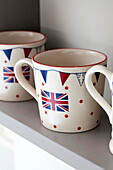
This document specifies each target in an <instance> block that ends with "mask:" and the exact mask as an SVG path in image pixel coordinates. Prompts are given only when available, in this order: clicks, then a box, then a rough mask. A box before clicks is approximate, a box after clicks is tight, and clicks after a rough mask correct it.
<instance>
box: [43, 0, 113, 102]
mask: <svg viewBox="0 0 113 170" xmlns="http://www.w3.org/2000/svg"><path fill="white" fill-rule="evenodd" d="M40 6H41V8H40V10H41V31H42V32H43V33H45V34H46V35H47V37H48V39H47V48H62V47H72V48H88V49H94V50H99V51H102V52H104V53H106V54H107V55H108V68H109V69H110V70H111V71H113V0H40ZM106 84H107V83H106ZM105 91H106V94H105V97H106V98H107V100H108V101H109V102H110V100H111V95H110V90H109V86H108V84H107V85H106V90H105Z"/></svg>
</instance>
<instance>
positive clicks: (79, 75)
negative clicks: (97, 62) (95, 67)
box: [76, 72, 86, 86]
mask: <svg viewBox="0 0 113 170" xmlns="http://www.w3.org/2000/svg"><path fill="white" fill-rule="evenodd" d="M85 74H86V72H82V73H76V77H77V79H78V82H79V84H80V86H82V85H83V83H84V80H85Z"/></svg>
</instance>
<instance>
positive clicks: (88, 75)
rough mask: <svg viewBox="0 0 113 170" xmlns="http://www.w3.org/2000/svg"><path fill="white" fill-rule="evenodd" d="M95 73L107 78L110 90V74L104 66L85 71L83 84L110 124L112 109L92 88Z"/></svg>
mask: <svg viewBox="0 0 113 170" xmlns="http://www.w3.org/2000/svg"><path fill="white" fill-rule="evenodd" d="M95 72H100V73H102V74H104V75H105V76H106V77H107V79H108V82H109V86H110V90H112V81H111V77H112V73H111V72H110V71H109V70H108V69H107V68H106V67H105V66H102V65H96V66H93V67H91V68H90V69H89V70H88V71H87V73H86V76H85V84H86V88H87V90H88V91H89V93H90V94H91V96H92V97H93V98H94V99H95V100H96V101H97V103H99V105H100V106H101V107H102V108H103V109H104V110H105V111H106V113H107V115H108V117H109V121H110V123H111V124H112V114H111V111H112V107H111V106H110V105H109V104H108V103H107V102H106V100H105V99H104V98H103V97H102V96H101V95H100V94H99V92H98V91H97V90H96V89H95V87H94V86H93V82H92V76H93V74H94V73H95Z"/></svg>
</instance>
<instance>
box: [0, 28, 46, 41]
mask: <svg viewBox="0 0 113 170" xmlns="http://www.w3.org/2000/svg"><path fill="white" fill-rule="evenodd" d="M43 39H45V35H44V34H42V33H38V32H32V31H4V32H0V44H23V43H33V42H38V41H41V40H43Z"/></svg>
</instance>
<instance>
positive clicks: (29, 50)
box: [24, 48, 32, 58]
mask: <svg viewBox="0 0 113 170" xmlns="http://www.w3.org/2000/svg"><path fill="white" fill-rule="evenodd" d="M31 50H32V48H24V54H25V58H27V57H28V56H29V54H30V52H31Z"/></svg>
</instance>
